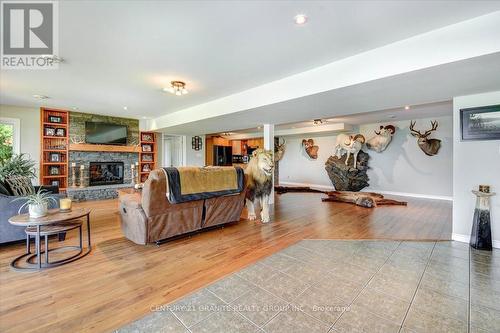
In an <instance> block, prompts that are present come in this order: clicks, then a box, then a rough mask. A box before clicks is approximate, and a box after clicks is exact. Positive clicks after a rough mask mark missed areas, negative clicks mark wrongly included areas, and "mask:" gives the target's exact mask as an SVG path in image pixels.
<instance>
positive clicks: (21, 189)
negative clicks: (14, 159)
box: [5, 176, 35, 197]
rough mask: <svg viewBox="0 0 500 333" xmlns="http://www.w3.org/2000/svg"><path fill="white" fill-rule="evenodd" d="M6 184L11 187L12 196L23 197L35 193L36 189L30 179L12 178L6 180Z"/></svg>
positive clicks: (22, 177)
mask: <svg viewBox="0 0 500 333" xmlns="http://www.w3.org/2000/svg"><path fill="white" fill-rule="evenodd" d="M5 182H6V183H7V185H8V186H9V188H10V191H11V192H12V195H15V196H21V197H23V196H26V195H29V194H34V193H35V188H34V187H33V185H32V184H31V180H30V178H29V177H24V176H11V177H8V178H6V179H5Z"/></svg>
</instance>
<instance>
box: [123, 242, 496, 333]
mask: <svg viewBox="0 0 500 333" xmlns="http://www.w3.org/2000/svg"><path fill="white" fill-rule="evenodd" d="M153 310H155V311H152V314H150V315H148V316H146V317H144V318H142V319H140V320H138V321H136V322H134V323H132V324H130V325H128V326H126V327H123V328H121V329H120V330H118V331H119V332H193V333H195V332H238V333H239V332H268V333H274V332H286V333H293V332H298V333H302V332H308V333H309V332H311V333H314V332H329V333H341V332H384V333H389V332H404V333H420V332H422V333H423V332H425V333H428V332H440V333H441V332H453V333H455V332H471V333H472V332H474V333H485V332H500V251H499V250H494V251H493V252H485V251H476V250H473V249H470V248H469V246H468V244H464V243H458V242H409V241H403V242H398V241H335V240H303V241H301V242H299V243H298V244H296V245H293V246H291V247H288V248H286V249H284V250H282V251H280V252H278V253H276V254H274V255H272V256H270V257H267V258H265V259H263V260H261V261H260V262H257V263H256V264H254V265H252V266H249V267H247V268H245V269H243V270H241V271H239V272H236V273H234V274H232V275H230V276H227V277H226V278H224V279H222V280H219V281H217V282H215V283H213V284H212V285H210V286H208V287H206V288H204V289H202V290H199V291H197V292H195V293H193V294H191V295H189V296H187V297H185V298H183V299H181V300H178V301H177V302H175V303H173V304H169V305H166V306H158V307H157V308H155V307H153Z"/></svg>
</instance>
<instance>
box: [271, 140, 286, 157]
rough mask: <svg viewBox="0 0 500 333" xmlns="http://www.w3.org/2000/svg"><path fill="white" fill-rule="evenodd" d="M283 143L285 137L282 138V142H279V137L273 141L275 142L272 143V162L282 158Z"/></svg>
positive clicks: (284, 142) (284, 143)
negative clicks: (276, 140)
mask: <svg viewBox="0 0 500 333" xmlns="http://www.w3.org/2000/svg"><path fill="white" fill-rule="evenodd" d="M285 145H286V140H285V139H283V143H282V144H280V139H278V142H275V144H274V162H278V161H280V160H281V159H282V158H283V154H284V153H285Z"/></svg>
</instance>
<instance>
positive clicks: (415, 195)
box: [361, 189, 453, 201]
mask: <svg viewBox="0 0 500 333" xmlns="http://www.w3.org/2000/svg"><path fill="white" fill-rule="evenodd" d="M361 191H362V192H363V191H365V192H377V193H380V194H388V195H396V196H400V197H412V198H420V199H432V200H445V201H453V197H449V196H445V195H431V194H419V193H406V192H393V191H378V190H376V189H368V190H361Z"/></svg>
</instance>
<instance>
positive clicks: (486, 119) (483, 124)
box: [460, 104, 500, 141]
mask: <svg viewBox="0 0 500 333" xmlns="http://www.w3.org/2000/svg"><path fill="white" fill-rule="evenodd" d="M460 129H461V131H462V140H463V141H469V140H500V104H498V105H490V106H482V107H477V108H468V109H461V110H460Z"/></svg>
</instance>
